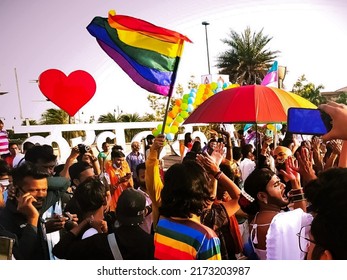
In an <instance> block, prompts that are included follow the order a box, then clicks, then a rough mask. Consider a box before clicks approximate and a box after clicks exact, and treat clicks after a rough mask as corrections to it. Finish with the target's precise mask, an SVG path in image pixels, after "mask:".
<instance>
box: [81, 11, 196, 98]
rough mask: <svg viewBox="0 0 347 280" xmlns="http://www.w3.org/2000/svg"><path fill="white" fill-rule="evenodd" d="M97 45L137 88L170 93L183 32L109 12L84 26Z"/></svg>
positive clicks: (166, 94) (184, 38) (165, 94)
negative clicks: (106, 16)
mask: <svg viewBox="0 0 347 280" xmlns="http://www.w3.org/2000/svg"><path fill="white" fill-rule="evenodd" d="M87 30H88V31H89V33H90V34H91V35H92V36H94V37H95V38H96V40H97V42H98V43H99V45H100V47H101V48H102V49H103V50H104V51H105V52H106V53H107V54H108V55H109V56H110V57H111V58H112V59H113V60H114V61H115V62H116V63H117V64H118V65H119V66H120V67H121V68H122V69H123V70H124V72H125V73H127V74H128V75H129V77H130V78H131V79H132V80H133V81H134V82H135V83H137V84H138V85H139V86H140V87H142V88H144V89H146V90H147V91H149V92H152V93H156V94H160V95H163V96H170V95H171V93H172V90H173V86H174V83H175V79H176V75H177V69H178V64H179V61H180V57H181V55H182V51H183V46H184V42H185V41H187V42H191V41H190V40H189V39H188V38H187V37H185V36H184V35H182V34H180V33H178V32H175V31H172V30H169V29H166V28H163V27H159V26H156V25H153V24H151V23H149V22H147V21H144V20H141V19H137V18H133V17H130V16H125V15H116V14H115V12H114V11H110V12H109V14H108V18H102V17H95V18H94V19H93V20H92V22H91V23H90V24H89V25H88V26H87Z"/></svg>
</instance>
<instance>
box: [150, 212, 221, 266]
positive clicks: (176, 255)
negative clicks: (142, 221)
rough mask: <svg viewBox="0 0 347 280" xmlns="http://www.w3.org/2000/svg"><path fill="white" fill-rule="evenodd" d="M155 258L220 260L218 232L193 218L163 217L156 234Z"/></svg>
mask: <svg viewBox="0 0 347 280" xmlns="http://www.w3.org/2000/svg"><path fill="white" fill-rule="evenodd" d="M154 245H155V252H154V258H155V259H158V260H220V259H221V253H220V240H219V238H218V237H217V235H216V233H215V232H214V231H213V230H212V229H210V228H208V227H206V226H204V225H202V224H199V223H196V222H193V221H191V220H173V219H169V218H164V217H161V218H160V220H159V222H158V225H157V231H156V233H155V234H154Z"/></svg>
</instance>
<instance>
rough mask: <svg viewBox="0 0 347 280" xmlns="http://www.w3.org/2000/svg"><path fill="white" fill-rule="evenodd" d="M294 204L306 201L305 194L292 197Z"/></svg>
mask: <svg viewBox="0 0 347 280" xmlns="http://www.w3.org/2000/svg"><path fill="white" fill-rule="evenodd" d="M292 199H293V202H297V201H301V200H306V198H305V194H303V193H302V194H297V195H293V196H292Z"/></svg>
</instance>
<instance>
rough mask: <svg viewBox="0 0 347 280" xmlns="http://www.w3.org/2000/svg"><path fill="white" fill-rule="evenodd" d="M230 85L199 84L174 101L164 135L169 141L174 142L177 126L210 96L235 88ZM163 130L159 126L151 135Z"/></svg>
mask: <svg viewBox="0 0 347 280" xmlns="http://www.w3.org/2000/svg"><path fill="white" fill-rule="evenodd" d="M236 86H238V85H234V84H231V83H224V84H223V83H222V82H218V83H216V82H212V83H211V84H200V85H199V87H198V89H195V88H192V89H191V90H190V93H187V94H184V95H183V97H182V98H179V99H176V100H175V104H174V106H173V107H172V109H171V110H170V111H169V112H168V114H167V118H166V122H165V128H164V133H165V135H166V138H167V139H168V140H170V141H172V140H174V138H175V134H176V133H177V132H178V128H179V126H180V125H181V124H182V123H183V122H184V120H185V119H186V118H188V116H189V114H190V113H191V112H193V111H194V109H195V108H197V107H198V106H199V105H200V104H201V103H203V102H204V101H205V100H206V99H208V98H210V97H211V96H212V95H214V94H216V93H217V92H220V91H222V90H224V89H227V88H231V87H236ZM162 128H163V125H162V124H159V125H158V126H157V127H156V128H155V129H154V130H153V131H152V133H153V135H154V136H157V135H158V134H160V133H161V131H162Z"/></svg>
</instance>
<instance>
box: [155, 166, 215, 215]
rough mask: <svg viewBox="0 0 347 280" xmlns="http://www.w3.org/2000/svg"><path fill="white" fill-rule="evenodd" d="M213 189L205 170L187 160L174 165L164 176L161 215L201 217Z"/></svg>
mask: <svg viewBox="0 0 347 280" xmlns="http://www.w3.org/2000/svg"><path fill="white" fill-rule="evenodd" d="M211 193H212V189H211V187H210V184H209V178H208V176H207V173H206V171H205V170H204V168H203V167H202V166H201V165H200V164H198V163H197V162H195V161H192V160H187V161H184V162H182V163H176V164H174V165H172V166H171V167H170V168H169V169H168V170H167V171H166V173H165V175H164V187H163V190H162V191H161V207H160V209H159V211H160V214H161V215H163V216H165V217H180V218H190V217H192V214H195V215H197V216H200V215H201V214H202V211H203V209H204V208H205V205H206V202H207V201H208V199H210V197H211Z"/></svg>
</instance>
